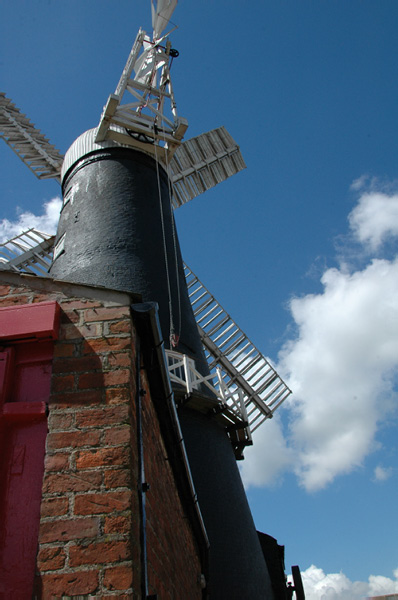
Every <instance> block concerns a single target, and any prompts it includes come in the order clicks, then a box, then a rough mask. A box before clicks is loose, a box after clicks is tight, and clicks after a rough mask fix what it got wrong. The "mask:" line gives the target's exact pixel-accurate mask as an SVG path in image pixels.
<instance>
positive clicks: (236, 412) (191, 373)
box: [166, 350, 252, 444]
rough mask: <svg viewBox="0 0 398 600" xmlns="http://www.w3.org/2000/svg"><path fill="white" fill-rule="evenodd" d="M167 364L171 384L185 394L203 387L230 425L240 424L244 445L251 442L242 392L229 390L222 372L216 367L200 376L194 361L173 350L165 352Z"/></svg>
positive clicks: (238, 389)
mask: <svg viewBox="0 0 398 600" xmlns="http://www.w3.org/2000/svg"><path fill="white" fill-rule="evenodd" d="M166 357H167V364H168V369H169V376H170V380H171V382H174V383H177V384H179V385H181V386H182V387H183V388H185V390H186V392H187V394H192V392H193V391H195V390H196V391H198V392H199V391H200V387H201V386H202V385H203V386H205V388H207V389H208V390H209V391H210V392H211V394H212V396H215V397H216V399H217V400H218V402H219V405H220V408H222V410H223V411H225V414H226V417H227V419H228V417H229V421H230V422H231V423H234V422H235V423H237V422H238V423H240V424H241V428H242V429H243V430H244V432H245V440H246V444H247V443H251V442H252V437H251V432H250V426H249V420H248V416H247V411H246V406H245V400H244V394H243V391H242V390H241V389H240V388H238V387H236V386H234V388H233V389H231V388H229V387H228V386H227V384H226V383H225V378H224V377H223V373H222V370H221V369H220V367H216V369H215V372H214V373H212V374H211V375H206V376H205V375H202V374H201V373H199V372H198V371H197V370H196V369H195V361H194V360H193V359H192V358H189V357H188V356H187V355H186V354H180V353H179V352H175V351H173V350H166ZM228 413H229V414H228Z"/></svg>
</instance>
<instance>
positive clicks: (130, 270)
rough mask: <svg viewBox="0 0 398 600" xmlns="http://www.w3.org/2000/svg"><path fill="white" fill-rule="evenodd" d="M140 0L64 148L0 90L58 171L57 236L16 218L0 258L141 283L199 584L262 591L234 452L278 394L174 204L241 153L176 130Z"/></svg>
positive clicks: (59, 272) (8, 128) (37, 156)
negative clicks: (204, 540)
mask: <svg viewBox="0 0 398 600" xmlns="http://www.w3.org/2000/svg"><path fill="white" fill-rule="evenodd" d="M176 4H177V0H158V2H157V5H156V7H155V6H154V5H153V3H152V26H153V35H152V37H150V36H148V35H147V34H146V33H145V32H144V31H142V30H140V31H139V32H138V35H137V37H136V39H135V42H134V44H133V47H132V50H131V52H130V55H129V57H128V60H127V63H126V66H125V68H124V70H123V73H122V76H121V78H120V81H119V83H118V85H117V87H116V90H115V93H114V94H111V95H110V96H109V99H108V102H107V104H106V106H105V108H104V111H103V113H102V116H101V120H100V123H99V125H98V127H96V128H94V129H91V130H88V131H86V132H85V133H83V134H82V135H81V136H80V137H79V138H78V139H77V140H76V141H75V142H74V143H73V144H72V146H71V147H70V148H69V150H68V151H67V152H66V154H65V156H64V157H63V156H61V155H60V154H59V152H58V151H57V150H56V149H55V148H54V147H53V146H52V145H51V144H50V143H49V142H48V140H47V139H46V138H45V137H44V136H43V135H42V134H41V133H40V131H39V130H37V129H36V128H35V126H34V125H33V124H32V123H31V122H30V121H29V119H28V118H26V117H25V115H23V114H21V113H20V111H19V110H18V109H17V108H16V107H15V105H14V104H13V103H12V102H11V101H10V100H9V99H8V98H7V97H6V96H5V94H0V135H1V137H3V139H4V140H5V141H6V142H7V143H8V145H9V146H10V147H11V148H12V149H13V150H14V151H15V152H16V153H17V154H18V155H19V157H20V158H21V159H22V160H23V161H24V162H25V164H26V165H27V166H28V167H29V168H30V169H31V170H32V171H33V172H34V173H35V174H36V175H37V176H38V177H39V178H41V179H46V178H57V179H58V180H59V181H60V183H61V186H62V192H63V207H62V210H61V216H60V221H59V226H58V231H57V235H56V239H55V240H54V238H53V237H51V236H48V235H46V234H43V233H40V232H37V231H35V230H29V231H27V232H24V233H23V234H21V235H20V236H17V238H13V240H10V241H9V242H7V243H6V244H4V245H3V247H2V248H1V252H0V255H1V256H2V259H1V260H2V263H0V267H1V268H5V269H14V270H18V271H21V270H22V271H25V272H26V271H27V272H35V273H38V274H41V275H46V274H47V268H48V267H49V273H50V276H51V277H53V278H55V279H61V280H66V281H72V282H76V283H84V284H92V285H100V286H105V287H108V288H115V289H120V290H126V291H131V292H136V293H140V294H141V295H142V297H143V300H144V302H148V303H150V302H156V303H157V304H158V307H159V309H158V310H159V320H160V325H161V331H162V334H163V338H164V345H165V350H166V355H167V360H168V365H169V375H170V379H171V383H172V387H173V390H174V395H175V399H176V402H177V406H178V414H179V418H180V423H181V427H182V431H183V435H184V441H185V445H186V449H187V454H188V458H189V463H190V467H191V471H192V475H193V480H194V484H195V488H196V492H197V495H198V499H199V505H200V509H201V511H202V514H203V519H204V523H205V527H206V530H207V533H208V537H209V541H210V580H209V594H210V598H215V599H217V600H219V599H223V598H225V599H226V600H227V599H228V600H231V599H234V598H236V599H243V598H251V599H256V598H258V599H260V598H273V597H274V596H273V592H272V589H271V583H270V577H269V574H268V570H267V567H266V563H265V561H264V557H263V554H262V551H261V546H260V544H259V541H258V537H257V532H256V529H255V526H254V524H253V519H252V516H251V513H250V509H249V506H248V502H247V499H246V495H245V492H244V489H243V485H242V482H241V478H240V475H239V471H238V468H237V465H236V459H241V458H242V457H243V455H242V453H243V449H244V447H245V446H246V445H248V444H251V443H252V432H253V431H254V430H255V429H256V428H257V427H259V425H261V424H262V423H263V422H264V421H265V420H266V419H267V418H270V417H272V414H273V412H274V411H275V410H276V408H278V406H280V404H281V403H282V402H283V401H284V400H285V399H286V397H287V396H288V395H289V393H290V390H289V389H288V388H287V386H286V385H285V384H284V382H283V381H282V380H281V379H280V377H279V376H278V374H277V373H276V372H275V370H274V369H273V367H272V366H271V365H270V364H269V363H268V361H267V360H266V359H265V358H264V357H263V356H262V354H261V353H260V352H259V351H258V350H257V348H255V346H254V345H253V344H252V343H251V342H250V340H249V339H248V338H247V336H246V335H245V334H244V333H243V332H242V330H241V329H240V328H239V327H238V326H237V325H236V323H235V322H234V321H233V320H232V319H231V317H230V316H229V315H228V313H227V312H226V311H225V310H224V309H223V308H222V307H221V306H220V304H219V303H218V302H217V301H216V300H215V298H214V297H213V296H212V295H211V294H210V292H209V291H208V290H207V289H206V288H205V286H204V285H203V284H202V283H201V282H200V281H199V279H198V278H197V277H196V276H195V275H194V273H193V272H192V271H191V270H190V269H189V268H188V267H187V266H186V265H184V263H183V261H182V258H181V252H180V248H179V243H178V238H177V233H176V229H175V223H174V218H173V210H174V209H176V208H178V207H179V206H181V205H182V204H184V203H186V202H188V201H189V200H191V199H193V198H194V197H196V196H198V195H199V194H201V193H203V192H205V191H206V190H207V189H209V188H211V187H213V186H215V185H216V184H218V183H221V182H222V181H224V180H225V179H227V178H228V177H229V176H231V175H233V174H235V173H237V172H239V171H240V170H241V169H243V168H244V167H245V165H244V162H243V159H242V157H241V154H240V151H239V147H238V146H237V145H236V144H235V142H234V141H233V139H232V138H231V136H230V135H229V134H228V132H227V131H226V130H225V128H224V127H221V128H219V129H215V130H213V131H210V132H208V133H205V134H202V135H200V136H198V137H196V138H192V139H189V140H187V141H185V142H182V139H183V136H184V134H185V132H186V129H187V127H188V124H187V122H186V120H185V119H183V118H180V117H179V116H178V115H177V110H176V104H175V99H174V92H173V88H172V83H171V78H170V65H171V62H172V60H173V58H174V57H175V56H176V55H177V52H176V51H175V50H174V49H173V48H172V46H171V43H170V41H169V34H168V33H165V30H166V28H167V26H168V24H169V22H170V17H171V15H172V13H173V11H174V9H175V6H176Z"/></svg>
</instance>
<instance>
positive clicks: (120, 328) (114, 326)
mask: <svg viewBox="0 0 398 600" xmlns="http://www.w3.org/2000/svg"><path fill="white" fill-rule="evenodd" d="M108 331H109V333H130V332H131V321H130V320H128V319H123V321H116V322H115V323H108Z"/></svg>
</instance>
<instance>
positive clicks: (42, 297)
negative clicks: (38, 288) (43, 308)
mask: <svg viewBox="0 0 398 600" xmlns="http://www.w3.org/2000/svg"><path fill="white" fill-rule="evenodd" d="M33 293H34V296H33V298H32V302H33V304H36V303H37V302H46V301H50V300H58V294H56V293H51V292H48V293H47V294H40V293H39V292H33Z"/></svg>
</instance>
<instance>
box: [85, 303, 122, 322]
mask: <svg viewBox="0 0 398 600" xmlns="http://www.w3.org/2000/svg"><path fill="white" fill-rule="evenodd" d="M129 315H130V308H129V307H128V306H115V307H103V308H92V309H89V310H86V311H84V321H85V322H89V321H113V320H114V319H120V318H122V317H127V316H129Z"/></svg>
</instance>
